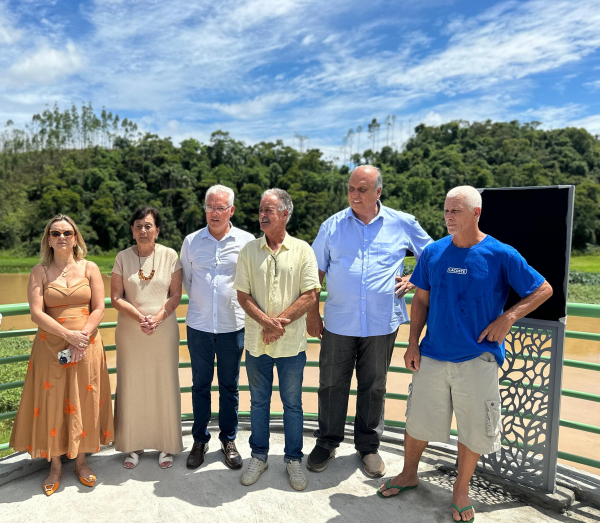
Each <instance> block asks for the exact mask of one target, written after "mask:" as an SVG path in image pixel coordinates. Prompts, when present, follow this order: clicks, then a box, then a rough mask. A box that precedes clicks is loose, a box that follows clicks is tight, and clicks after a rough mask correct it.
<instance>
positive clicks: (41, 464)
mask: <svg viewBox="0 0 600 523" xmlns="http://www.w3.org/2000/svg"><path fill="white" fill-rule="evenodd" d="M47 468H50V463H49V462H48V461H46V460H45V459H44V458H40V459H30V458H29V454H27V452H17V453H16V454H11V455H10V456H6V457H5V458H2V459H0V486H1V485H4V484H5V483H8V482H9V481H13V480H15V479H19V478H22V477H24V476H28V475H29V474H33V473H34V472H37V471H38V470H42V469H47Z"/></svg>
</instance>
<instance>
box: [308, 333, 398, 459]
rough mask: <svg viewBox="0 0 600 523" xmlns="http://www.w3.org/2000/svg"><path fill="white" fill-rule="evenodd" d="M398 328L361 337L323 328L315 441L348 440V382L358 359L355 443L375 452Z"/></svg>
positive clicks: (333, 445)
mask: <svg viewBox="0 0 600 523" xmlns="http://www.w3.org/2000/svg"><path fill="white" fill-rule="evenodd" d="M397 332H398V329H396V330H395V331H394V332H392V333H391V334H387V335H383V336H369V337H367V338H360V337H354V336H340V335H339V334H333V333H331V332H329V331H328V330H324V331H323V339H322V340H321V352H320V354H319V435H318V439H317V445H319V446H321V447H325V448H326V449H334V448H336V447H338V446H339V444H340V443H341V442H342V441H343V440H344V427H345V424H346V414H347V413H348V397H349V395H350V382H351V380H352V373H353V372H354V366H355V365H356V380H357V382H358V388H357V397H356V419H355V421H354V446H355V447H356V450H359V451H361V452H374V451H376V450H377V449H378V448H379V438H380V437H381V434H383V415H384V407H385V388H386V382H387V372H388V368H389V366H390V362H391V360H392V353H393V351H394V341H395V340H396V334H397Z"/></svg>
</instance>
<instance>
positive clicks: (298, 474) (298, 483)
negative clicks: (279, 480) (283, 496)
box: [285, 461, 308, 490]
mask: <svg viewBox="0 0 600 523" xmlns="http://www.w3.org/2000/svg"><path fill="white" fill-rule="evenodd" d="M285 468H286V469H287V473H288V474H289V475H290V485H291V486H292V488H294V489H296V490H304V489H305V488H306V487H308V480H307V479H306V476H305V475H304V472H302V467H301V466H300V462H299V461H290V462H289V463H287V464H286V467H285Z"/></svg>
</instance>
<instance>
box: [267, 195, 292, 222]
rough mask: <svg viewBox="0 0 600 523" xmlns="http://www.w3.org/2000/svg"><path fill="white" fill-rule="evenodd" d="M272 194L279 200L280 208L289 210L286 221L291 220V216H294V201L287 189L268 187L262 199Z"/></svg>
mask: <svg viewBox="0 0 600 523" xmlns="http://www.w3.org/2000/svg"><path fill="white" fill-rule="evenodd" d="M270 194H271V195H273V196H275V197H276V198H277V199H278V200H279V209H278V210H279V211H287V212H288V216H287V220H286V221H285V223H288V222H289V221H290V218H291V217H292V212H293V210H294V203H293V202H292V197H291V196H290V195H289V194H288V193H287V191H284V190H283V189H267V190H266V191H265V192H264V193H262V196H261V197H260V200H261V201H262V199H263V198H264V197H265V196H269V195H270Z"/></svg>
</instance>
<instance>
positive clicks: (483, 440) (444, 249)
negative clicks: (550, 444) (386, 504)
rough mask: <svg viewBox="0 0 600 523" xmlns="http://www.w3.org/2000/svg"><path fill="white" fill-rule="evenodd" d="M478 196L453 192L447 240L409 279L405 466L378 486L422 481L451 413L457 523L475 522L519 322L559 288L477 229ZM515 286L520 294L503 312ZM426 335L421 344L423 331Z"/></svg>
mask: <svg viewBox="0 0 600 523" xmlns="http://www.w3.org/2000/svg"><path fill="white" fill-rule="evenodd" d="M480 215H481V195H480V194H479V192H478V191H477V189H475V188H473V187H469V186H462V187H456V188H454V189H452V190H451V191H450V192H449V193H448V194H447V196H446V202H445V204H444V217H445V220H446V226H447V228H448V232H449V233H450V236H446V237H445V238H442V239H441V240H438V241H437V242H434V243H432V244H430V245H428V246H427V247H426V248H425V251H424V252H423V254H422V255H421V258H420V260H419V263H418V264H417V266H416V268H415V271H414V272H413V274H412V276H411V279H410V281H411V283H413V284H414V285H416V287H417V291H416V293H415V296H414V298H413V302H412V307H411V315H410V316H411V326H410V336H409V340H408V349H407V350H406V354H405V355H404V361H405V363H406V367H407V368H408V369H410V370H411V371H413V372H414V374H413V379H412V383H411V385H410V388H409V397H408V400H407V406H406V434H405V440H404V449H405V459H404V469H403V471H402V472H401V473H400V474H399V475H398V476H396V477H395V478H394V479H392V480H389V481H387V482H386V483H385V484H384V485H382V486H381V487H380V488H379V495H380V496H382V497H389V496H394V495H397V494H399V493H400V492H403V491H404V490H407V489H409V488H414V487H416V486H417V484H418V482H419V478H418V476H417V468H418V465H419V460H420V458H421V454H422V453H423V451H424V450H425V447H426V446H427V443H428V442H429V441H442V442H444V441H447V440H448V438H449V436H450V424H451V422H452V412H454V414H455V415H456V423H457V428H458V476H457V478H456V482H455V483H454V491H453V496H452V507H453V508H452V515H453V517H454V519H455V521H472V519H473V518H474V516H475V513H474V511H473V507H472V505H471V502H470V500H469V482H470V480H471V476H472V475H473V472H474V471H475V467H476V465H477V461H478V459H479V456H480V455H481V454H489V453H491V452H496V451H498V450H499V449H500V446H501V441H500V427H501V419H500V403H501V402H500V391H499V387H498V366H501V365H502V363H503V362H504V338H505V337H506V335H507V334H508V333H509V332H510V329H511V327H512V326H513V324H514V323H515V322H516V321H517V320H519V319H520V318H523V317H524V316H526V315H527V314H529V313H530V312H531V311H533V310H534V309H536V308H537V307H539V306H540V305H541V304H542V303H543V302H545V301H546V300H547V299H548V298H549V297H550V296H552V287H551V286H550V284H548V282H546V280H545V279H544V278H543V276H541V275H540V274H539V273H538V272H537V271H535V270H534V269H533V268H531V267H530V266H529V265H527V262H526V261H525V259H524V258H523V257H522V256H521V255H520V254H519V253H518V252H517V251H516V250H515V249H513V248H512V247H510V246H509V245H506V244H504V243H501V242H499V241H498V240H496V239H495V238H492V237H491V236H488V235H486V234H484V233H483V232H481V231H480V230H479V224H478V222H479V216H480ZM510 287H512V288H513V289H515V291H516V292H517V293H518V294H519V295H520V296H521V298H522V299H521V300H520V301H519V302H518V303H517V304H516V305H514V306H513V307H511V308H510V309H509V310H507V311H503V309H504V304H505V302H506V298H507V296H508V291H509V289H510ZM425 323H427V333H426V334H425V337H424V338H423V340H422V341H421V343H420V345H419V338H420V336H421V332H422V331H423V327H424V326H425Z"/></svg>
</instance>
